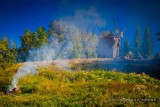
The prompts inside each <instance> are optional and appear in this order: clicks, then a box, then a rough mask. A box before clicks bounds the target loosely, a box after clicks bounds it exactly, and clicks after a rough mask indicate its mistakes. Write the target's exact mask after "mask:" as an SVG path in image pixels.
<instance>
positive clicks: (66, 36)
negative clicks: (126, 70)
mask: <svg viewBox="0 0 160 107" xmlns="http://www.w3.org/2000/svg"><path fill="white" fill-rule="evenodd" d="M20 40H21V45H20V47H18V48H17V47H16V44H15V43H14V41H13V40H8V38H7V36H3V37H2V39H1V40H0V63H17V62H25V61H27V58H28V57H29V55H30V50H34V49H38V48H40V47H44V46H47V47H49V48H51V49H54V51H55V55H56V57H55V58H53V59H65V58H68V59H69V58H93V57H97V53H96V48H97V45H98V38H97V36H95V35H94V34H93V33H86V32H83V31H80V30H79V29H77V28H76V27H75V26H72V25H67V24H64V23H63V22H61V21H53V22H51V23H50V25H49V29H48V31H47V30H45V29H44V28H43V27H42V26H40V27H38V28H37V30H36V31H30V30H26V31H24V34H23V35H22V36H21V37H20ZM153 48H154V47H153V40H152V36H151V32H150V29H149V27H147V28H146V30H145V33H144V36H141V30H140V27H139V26H137V28H136V32H135V37H134V39H133V46H132V47H131V46H130V42H129V40H128V39H126V40H125V42H124V44H123V46H122V51H121V56H128V55H130V56H131V57H133V58H136V59H142V58H143V59H152V58H153ZM46 53H47V52H46ZM34 55H35V56H36V52H35V53H34V54H33V56H34Z"/></svg>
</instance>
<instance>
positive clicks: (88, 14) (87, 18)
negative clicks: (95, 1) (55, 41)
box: [62, 6, 106, 32]
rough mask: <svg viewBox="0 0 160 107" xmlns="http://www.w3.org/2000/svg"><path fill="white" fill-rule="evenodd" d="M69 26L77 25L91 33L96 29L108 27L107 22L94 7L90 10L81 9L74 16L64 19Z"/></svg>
mask: <svg viewBox="0 0 160 107" xmlns="http://www.w3.org/2000/svg"><path fill="white" fill-rule="evenodd" d="M62 20H64V21H65V23H67V24H73V25H76V26H77V27H78V28H79V29H80V30H83V31H87V32H88V31H91V30H93V29H94V30H95V28H97V27H99V28H102V27H104V26H105V25H106V21H105V20H104V19H103V18H102V17H101V15H100V14H99V12H98V11H97V9H96V8H95V7H94V6H91V7H89V8H88V9H80V10H77V11H75V13H74V15H73V16H67V17H64V18H62Z"/></svg>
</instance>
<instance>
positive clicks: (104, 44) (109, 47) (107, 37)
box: [97, 31, 114, 58]
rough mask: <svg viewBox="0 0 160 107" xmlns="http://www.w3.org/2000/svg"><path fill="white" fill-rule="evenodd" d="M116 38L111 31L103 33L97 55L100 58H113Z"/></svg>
mask: <svg viewBox="0 0 160 107" xmlns="http://www.w3.org/2000/svg"><path fill="white" fill-rule="evenodd" d="M112 36H114V35H113V33H112V32H111V31H106V32H102V34H101V35H100V38H99V42H98V47H97V54H98V57H99V58H112V57H113V45H114V38H113V37H112Z"/></svg>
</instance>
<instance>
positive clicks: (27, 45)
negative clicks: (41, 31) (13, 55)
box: [19, 30, 35, 62]
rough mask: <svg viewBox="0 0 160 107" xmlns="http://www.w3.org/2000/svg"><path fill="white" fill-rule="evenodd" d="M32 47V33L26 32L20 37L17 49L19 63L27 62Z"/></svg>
mask: <svg viewBox="0 0 160 107" xmlns="http://www.w3.org/2000/svg"><path fill="white" fill-rule="evenodd" d="M34 45H35V43H34V32H31V31H29V30H26V31H25V32H24V34H23V35H22V36H21V46H20V48H19V59H20V61H22V62H25V61H27V57H28V56H29V50H31V49H32V48H33V47H34Z"/></svg>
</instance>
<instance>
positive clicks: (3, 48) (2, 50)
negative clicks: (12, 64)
mask: <svg viewBox="0 0 160 107" xmlns="http://www.w3.org/2000/svg"><path fill="white" fill-rule="evenodd" d="M7 56H8V38H7V36H5V35H4V36H3V37H2V39H1V40H0V62H1V63H3V62H8V61H7V59H8V58H7Z"/></svg>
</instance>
